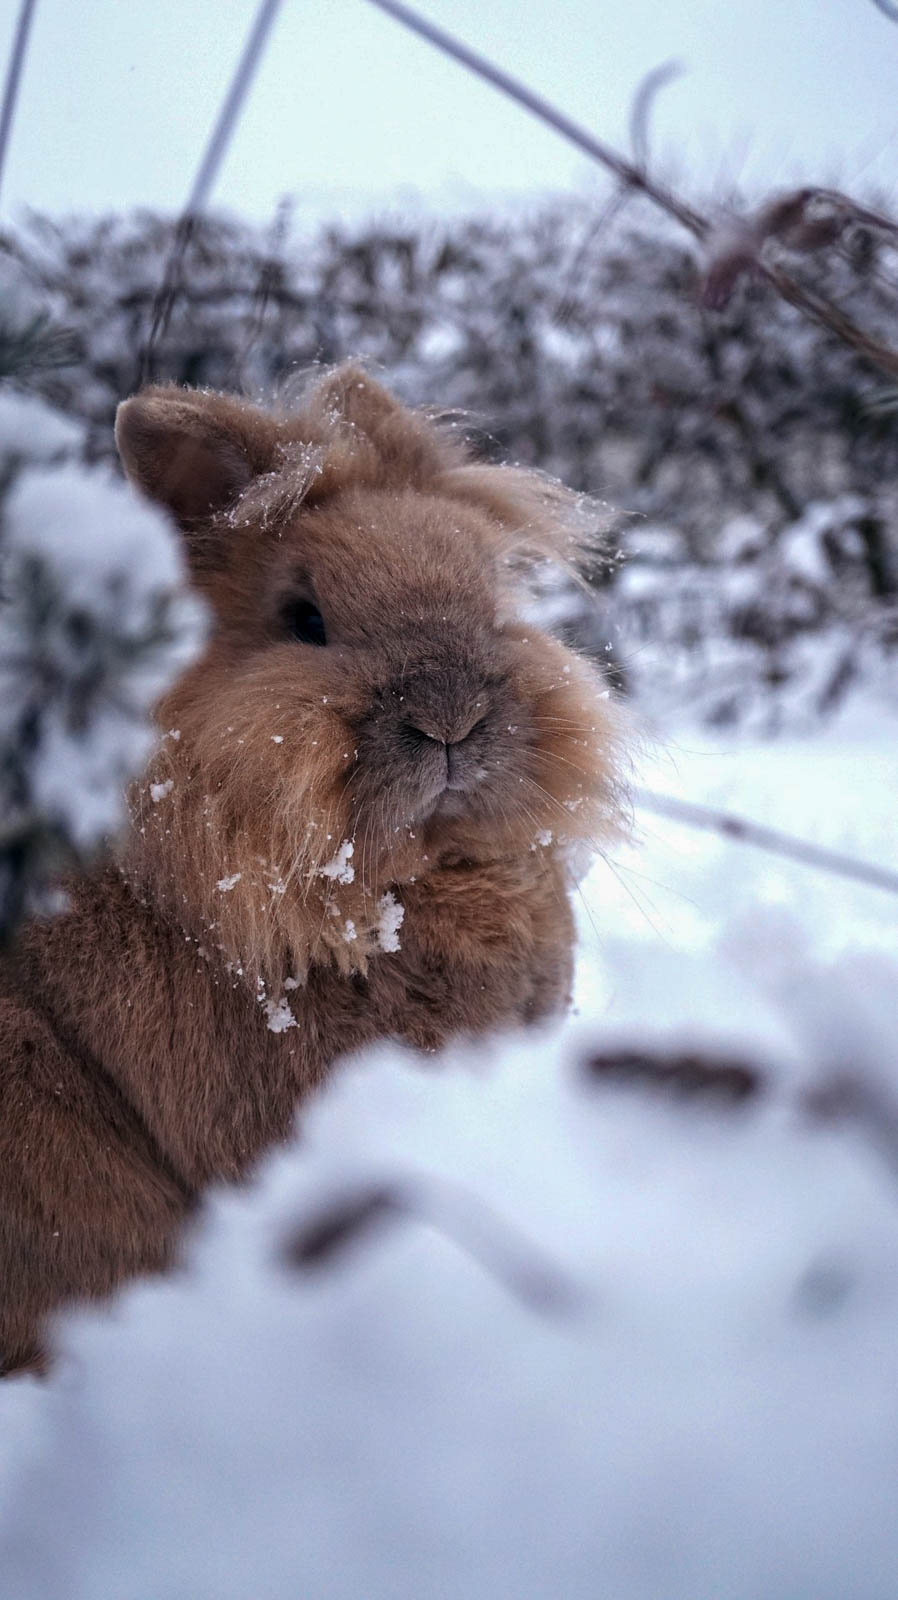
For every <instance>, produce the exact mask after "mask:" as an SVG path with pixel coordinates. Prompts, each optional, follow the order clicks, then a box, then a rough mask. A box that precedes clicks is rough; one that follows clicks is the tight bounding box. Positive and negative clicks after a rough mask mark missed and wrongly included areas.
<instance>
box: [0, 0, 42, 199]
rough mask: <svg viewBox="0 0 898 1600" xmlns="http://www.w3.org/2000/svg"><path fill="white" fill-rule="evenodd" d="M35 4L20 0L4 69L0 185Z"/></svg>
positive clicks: (33, 1)
mask: <svg viewBox="0 0 898 1600" xmlns="http://www.w3.org/2000/svg"><path fill="white" fill-rule="evenodd" d="M36 5H37V0H22V5H21V9H20V11H19V20H18V22H17V23H16V31H15V36H14V38H13V42H12V49H11V51H10V53H9V66H8V67H7V69H6V82H5V84H4V85H3V104H2V107H0V186H2V183H3V169H4V167H5V165H6V152H7V149H8V148H9V138H10V134H11V133H12V124H13V117H14V116H15V111H16V101H17V100H18V97H19V84H20V82H21V79H22V67H23V66H24V64H25V51H26V50H27V48H28V36H29V33H30V32H31V24H32V21H33V20H34V11H35V7H36Z"/></svg>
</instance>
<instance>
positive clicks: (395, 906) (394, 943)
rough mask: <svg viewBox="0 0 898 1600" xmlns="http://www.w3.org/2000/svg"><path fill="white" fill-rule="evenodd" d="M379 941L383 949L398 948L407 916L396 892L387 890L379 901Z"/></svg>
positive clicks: (391, 949)
mask: <svg viewBox="0 0 898 1600" xmlns="http://www.w3.org/2000/svg"><path fill="white" fill-rule="evenodd" d="M377 911H378V918H377V942H378V944H379V945H380V948H381V950H386V951H393V950H398V949H399V948H400V946H399V929H400V928H401V927H402V923H403V919H404V917H405V907H404V906H401V905H400V904H399V901H398V900H397V899H396V896H395V895H394V894H391V893H390V891H389V890H387V893H386V894H382V895H381V897H380V899H379V900H378V902H377Z"/></svg>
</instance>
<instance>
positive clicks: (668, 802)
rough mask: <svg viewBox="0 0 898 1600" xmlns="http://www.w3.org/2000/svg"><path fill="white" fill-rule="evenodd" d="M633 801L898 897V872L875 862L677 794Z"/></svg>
mask: <svg viewBox="0 0 898 1600" xmlns="http://www.w3.org/2000/svg"><path fill="white" fill-rule="evenodd" d="M633 800H634V803H635V805H636V806H637V808H638V809H639V810H642V811H652V812H654V813H655V815H656V816H660V817H669V818H670V820H671V821H672V822H682V823H683V824H684V826H685V827H687V828H701V829H704V830H706V831H708V832H711V833H719V834H722V835H723V837H724V838H726V839H732V840H734V841H735V842H736V843H737V844H748V845H753V846H754V847H755V848H756V849H758V850H767V851H768V852H770V853H771V854H772V855H777V856H784V857H785V858H786V860H788V861H798V862H800V863H801V865H802V866H805V867H816V868H817V869H818V870H819V871H821V872H829V873H832V874H833V875H834V876H836V877H839V878H849V879H851V880H852V882H854V883H865V884H868V885H869V886H870V887H871V888H874V889H885V891H886V892H887V893H888V894H898V872H891V871H890V870H889V869H888V867H881V866H878V865H877V864H876V863H875V862H873V861H858V860H857V859H856V858H855V857H854V856H846V855H843V854H842V853H841V851H838V850H827V849H826V848H825V846H823V845H818V844H811V843H810V841H809V840H807V839H797V838H796V837H795V836H794V834H791V833H783V832H781V830H780V829H779V828H768V827H766V826H765V825H764V824H763V823H760V822H752V821H751V820H750V819H749V818H748V817H737V816H734V815H733V813H732V812H729V811H715V810H714V809H713V807H711V806H702V805H696V804H695V803H694V802H693V801H691V800H679V799H676V798H675V797H674V796H673V795H667V794H656V793H655V792H654V791H653V790H651V789H637V790H635V792H634V795H633Z"/></svg>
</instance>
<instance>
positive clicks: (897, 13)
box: [873, 0, 898, 22]
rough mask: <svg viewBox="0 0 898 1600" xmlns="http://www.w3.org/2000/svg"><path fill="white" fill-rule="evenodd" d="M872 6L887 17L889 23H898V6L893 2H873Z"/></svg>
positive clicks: (876, 0) (880, 0) (883, 0)
mask: <svg viewBox="0 0 898 1600" xmlns="http://www.w3.org/2000/svg"><path fill="white" fill-rule="evenodd" d="M873 4H874V5H875V7H876V9H877V11H881V12H882V14H883V16H884V17H888V19H889V21H890V22H898V5H896V4H895V0H873Z"/></svg>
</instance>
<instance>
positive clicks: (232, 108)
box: [140, 0, 281, 382]
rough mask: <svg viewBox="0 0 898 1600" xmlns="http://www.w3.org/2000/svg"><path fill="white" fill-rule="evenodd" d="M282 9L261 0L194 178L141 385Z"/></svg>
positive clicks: (158, 302) (144, 361)
mask: <svg viewBox="0 0 898 1600" xmlns="http://www.w3.org/2000/svg"><path fill="white" fill-rule="evenodd" d="M280 5H281V0H260V5H259V9H258V11H257V13H256V18H255V21H254V23H253V25H252V28H251V29H250V33H249V37H248V39H247V41H246V44H245V45H244V48H243V54H242V56H241V57H240V60H239V62H238V64H237V70H236V72H235V73H234V76H233V78H232V80H231V84H230V87H229V89H228V92H227V94H226V95H225V98H224V101H223V103H222V107H221V110H220V111H219V113H218V117H217V119H216V122H215V127H214V128H213V130H212V134H211V136H210V139H209V143H208V145H207V146H206V150H205V152H204V155H203V159H202V161H201V162H200V165H199V170H198V171H197V174H196V177H195V178H194V181H193V187H192V189H191V191H190V195H189V198H188V201H187V205H186V206H185V208H184V212H183V215H182V217H181V220H180V222H179V223H178V226H177V229H176V230H175V237H174V242H173V244H172V249H171V254H170V255H169V258H168V261H167V263H166V268H165V273H164V276H163V279H162V283H161V285H160V288H159V292H158V294H157V296H156V299H155V302H154V305H153V320H152V323H151V325H150V333H149V338H148V339H147V343H146V346H145V348H144V352H143V357H142V361H141V374H140V376H141V382H143V381H145V379H146V378H147V377H148V376H149V367H150V362H151V360H152V355H153V350H154V348H155V345H156V341H157V339H158V338H159V336H160V334H162V333H164V331H165V329H166V327H167V326H168V319H169V317H170V316H171V313H172V307H173V305H174V303H175V300H176V299H177V297H178V292H179V289H180V279H181V267H182V265H183V262H184V255H185V252H186V250H187V246H188V245H189V243H190V238H191V235H192V233H193V229H194V225H195V222H196V219H197V217H198V216H199V215H200V214H201V213H202V211H203V210H204V208H205V205H206V202H207V200H208V198H209V195H210V194H211V192H212V186H213V184H214V183H215V179H216V178H217V176H218V172H219V169H220V167H221V163H222V161H223V160H224V157H225V154H226V152H227V148H228V145H229V144H230V142H231V137H232V135H233V133H234V129H235V128H236V126H237V123H238V122H239V120H240V115H241V112H242V110H243V107H244V104H245V102H246V97H247V94H248V93H249V89H250V86H251V84H252V81H253V78H254V77H255V75H256V70H257V68H258V65H259V61H260V59H261V56H262V51H263V49H264V47H265V43H266V41H267V39H268V35H269V33H270V32H271V28H272V24H273V23H274V19H275V17H276V15H277V13H278V10H279V8H280Z"/></svg>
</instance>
